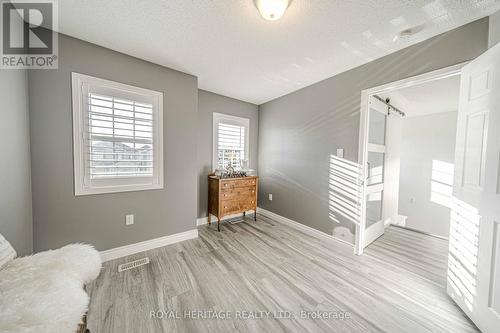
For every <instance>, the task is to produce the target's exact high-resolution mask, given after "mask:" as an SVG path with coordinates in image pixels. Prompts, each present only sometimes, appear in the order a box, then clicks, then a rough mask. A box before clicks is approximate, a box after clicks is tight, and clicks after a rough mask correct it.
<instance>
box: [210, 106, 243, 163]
mask: <svg viewBox="0 0 500 333" xmlns="http://www.w3.org/2000/svg"><path fill="white" fill-rule="evenodd" d="M213 117H214V123H213V124H214V125H213V131H214V139H213V147H214V151H213V169H214V170H215V169H219V170H220V169H226V168H227V167H233V168H234V169H236V170H238V169H242V168H245V167H248V156H249V154H248V146H249V141H248V139H249V124H250V120H249V119H247V118H241V117H235V116H230V115H225V114H221V113H214V114H213Z"/></svg>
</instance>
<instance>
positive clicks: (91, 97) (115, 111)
mask: <svg viewBox="0 0 500 333" xmlns="http://www.w3.org/2000/svg"><path fill="white" fill-rule="evenodd" d="M87 111H88V113H87V120H88V123H87V133H86V135H88V144H89V145H88V147H87V148H88V155H87V159H86V161H85V163H86V166H87V167H88V175H89V177H90V178H91V179H95V178H101V177H144V176H149V177H152V176H153V159H154V156H153V145H154V143H153V105H152V104H144V103H138V102H135V101H130V100H123V99H117V98H114V97H113V96H103V95H98V94H94V93H89V94H88V105H87Z"/></svg>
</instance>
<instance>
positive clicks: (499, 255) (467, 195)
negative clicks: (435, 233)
mask: <svg viewBox="0 0 500 333" xmlns="http://www.w3.org/2000/svg"><path fill="white" fill-rule="evenodd" d="M460 89H461V90H460V105H459V113H458V127H457V144H456V154H455V180H454V188H453V196H454V198H453V206H452V212H451V223H450V238H449V242H450V254H449V262H448V284H447V291H448V294H449V295H450V296H451V297H452V298H453V299H454V300H455V302H456V303H457V304H458V305H459V306H460V307H461V308H462V309H463V310H464V311H465V313H466V314H467V315H468V316H469V317H470V318H471V319H472V320H473V321H474V322H475V323H476V325H477V326H478V327H479V328H480V329H481V330H482V331H483V332H484V333H491V332H499V330H500V179H499V173H500V165H499V160H500V44H498V45H497V46H495V47H494V48H492V49H490V50H488V51H487V52H486V53H484V54H483V55H481V56H480V57H478V58H477V59H476V60H474V61H472V62H471V63H470V64H468V65H467V66H466V67H464V68H463V71H462V83H461V88H460Z"/></svg>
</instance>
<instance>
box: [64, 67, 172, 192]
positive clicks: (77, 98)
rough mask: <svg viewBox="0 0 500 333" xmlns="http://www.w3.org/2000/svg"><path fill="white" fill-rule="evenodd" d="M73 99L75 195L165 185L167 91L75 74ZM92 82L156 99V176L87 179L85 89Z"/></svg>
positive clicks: (154, 126) (154, 152)
mask: <svg viewBox="0 0 500 333" xmlns="http://www.w3.org/2000/svg"><path fill="white" fill-rule="evenodd" d="M71 83H72V99H73V156H74V183H75V195H76V196H80V195H91V194H104V193H118V192H129V191H143V190H156V189H163V188H164V180H163V174H164V170H163V93H162V92H158V91H153V90H149V89H143V88H139V87H134V86H130V85H126V84H123V83H117V82H113V81H108V80H104V79H99V78H96V77H92V76H88V75H84V74H79V73H74V72H73V73H71ZM88 85H96V86H100V87H104V88H110V89H113V90H114V91H116V90H120V91H122V92H123V94H124V96H125V97H126V95H127V94H135V95H143V96H145V97H148V98H149V99H151V98H153V101H154V102H153V160H154V165H153V177H133V178H132V177H122V178H112V179H109V180H100V181H99V183H98V184H90V183H89V182H88V181H86V178H87V177H86V170H85V154H86V148H85V138H84V133H85V131H84V126H85V120H84V119H85V118H84V117H85V109H84V98H83V97H84V94H83V92H84V89H86V88H85V87H86V86H88Z"/></svg>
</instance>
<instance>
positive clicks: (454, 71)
mask: <svg viewBox="0 0 500 333" xmlns="http://www.w3.org/2000/svg"><path fill="white" fill-rule="evenodd" d="M468 63H469V62H468V61H467V62H463V63H460V64H456V65H452V66H448V67H445V68H441V69H437V70H434V71H430V72H427V73H424V74H420V75H416V76H412V77H409V78H406V79H402V80H398V81H394V82H391V83H387V84H383V85H380V86H376V87H373V88H369V89H365V90H362V91H361V108H360V117H359V145H358V147H359V149H358V163H359V164H360V165H361V170H362V172H361V174H362V177H363V178H362V181H361V196H360V197H361V203H360V221H359V224H357V225H356V234H355V243H354V253H355V254H357V255H362V254H363V250H364V247H365V246H364V244H365V232H366V175H367V172H368V170H367V167H366V165H367V161H368V149H367V147H368V129H369V114H370V104H369V99H370V97H371V96H373V95H377V94H381V93H385V92H388V91H391V90H396V89H401V88H407V87H412V86H416V85H419V84H423V83H428V82H432V81H435V80H441V79H445V78H448V77H452V76H456V75H461V74H462V68H463V67H464V66H465V65H467V64H468Z"/></svg>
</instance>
